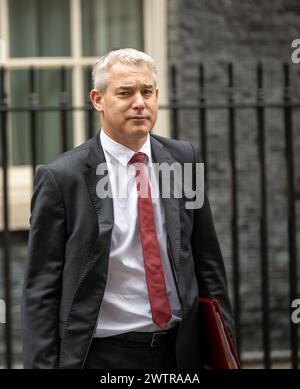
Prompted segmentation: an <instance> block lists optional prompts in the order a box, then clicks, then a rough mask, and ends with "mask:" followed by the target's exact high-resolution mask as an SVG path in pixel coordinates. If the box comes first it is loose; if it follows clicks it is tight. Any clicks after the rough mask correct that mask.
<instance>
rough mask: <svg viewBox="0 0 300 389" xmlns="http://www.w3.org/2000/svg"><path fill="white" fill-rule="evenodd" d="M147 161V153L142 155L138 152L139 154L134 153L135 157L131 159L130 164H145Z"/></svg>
mask: <svg viewBox="0 0 300 389" xmlns="http://www.w3.org/2000/svg"><path fill="white" fill-rule="evenodd" d="M145 159H146V154H145V153H141V152H137V153H134V154H133V156H132V157H131V159H130V161H129V163H136V162H138V163H145Z"/></svg>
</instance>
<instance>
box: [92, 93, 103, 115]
mask: <svg viewBox="0 0 300 389" xmlns="http://www.w3.org/2000/svg"><path fill="white" fill-rule="evenodd" d="M102 97H103V94H102V93H101V92H99V91H98V90H97V89H92V90H91V92H90V99H91V101H92V103H93V106H94V108H95V110H96V111H98V112H102V111H103V107H102Z"/></svg>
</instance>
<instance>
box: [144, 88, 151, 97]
mask: <svg viewBox="0 0 300 389" xmlns="http://www.w3.org/2000/svg"><path fill="white" fill-rule="evenodd" d="M143 94H144V95H145V96H151V95H152V94H153V92H152V90H151V89H146V90H144V92H143Z"/></svg>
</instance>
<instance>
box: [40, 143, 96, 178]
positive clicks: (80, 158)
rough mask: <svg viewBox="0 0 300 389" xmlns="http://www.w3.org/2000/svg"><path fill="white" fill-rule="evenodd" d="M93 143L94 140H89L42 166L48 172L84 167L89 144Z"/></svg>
mask: <svg viewBox="0 0 300 389" xmlns="http://www.w3.org/2000/svg"><path fill="white" fill-rule="evenodd" d="M93 142H95V138H91V139H89V140H87V141H86V142H84V143H82V144H81V145H79V146H77V147H74V148H73V149H71V150H68V151H66V152H64V153H62V154H60V155H58V156H57V157H56V158H54V159H53V160H51V161H49V162H48V163H46V164H45V165H44V167H45V168H46V169H47V170H48V169H49V170H52V171H62V170H63V171H66V170H68V169H72V170H73V169H80V168H81V167H83V166H84V165H85V162H86V158H87V154H88V151H89V148H90V145H91V143H93Z"/></svg>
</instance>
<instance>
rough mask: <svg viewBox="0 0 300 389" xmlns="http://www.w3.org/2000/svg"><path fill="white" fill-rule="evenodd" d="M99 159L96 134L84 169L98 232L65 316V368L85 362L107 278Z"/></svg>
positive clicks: (109, 211) (106, 210)
mask: <svg viewBox="0 0 300 389" xmlns="http://www.w3.org/2000/svg"><path fill="white" fill-rule="evenodd" d="M102 163H105V157H104V152H103V149H102V147H101V145H100V141H99V134H98V135H97V137H96V138H94V139H93V140H92V142H91V145H90V149H89V156H88V159H87V170H86V171H85V172H84V178H85V182H86V185H87V188H88V191H89V195H90V199H91V201H92V204H93V206H94V209H95V213H96V215H97V222H98V223H97V224H98V225H97V228H98V236H97V239H96V241H95V244H94V248H93V251H92V253H90V256H89V258H88V260H87V262H86V264H85V267H84V269H83V271H82V273H81V277H80V280H79V283H78V287H77V290H76V293H75V296H74V299H73V302H72V305H71V309H70V313H69V316H68V319H67V324H66V327H65V331H64V335H63V339H62V344H61V358H60V368H64V369H67V368H81V367H82V365H83V363H84V360H85V356H86V352H87V349H86V348H87V345H89V342H90V341H91V339H92V337H93V332H94V329H95V325H96V323H97V318H98V314H99V310H100V305H101V301H102V299H103V295H104V291H105V286H106V281H107V274H108V262H109V252H110V242H111V233H112V228H113V202H112V198H111V197H106V198H99V197H98V195H97V190H96V188H97V185H98V183H99V182H100V180H102V179H107V175H108V173H107V170H104V169H103V172H102V174H100V175H99V174H98V173H99V170H97V167H98V166H99V164H102ZM107 181H108V180H107ZM83 206H84V204H83Z"/></svg>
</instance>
